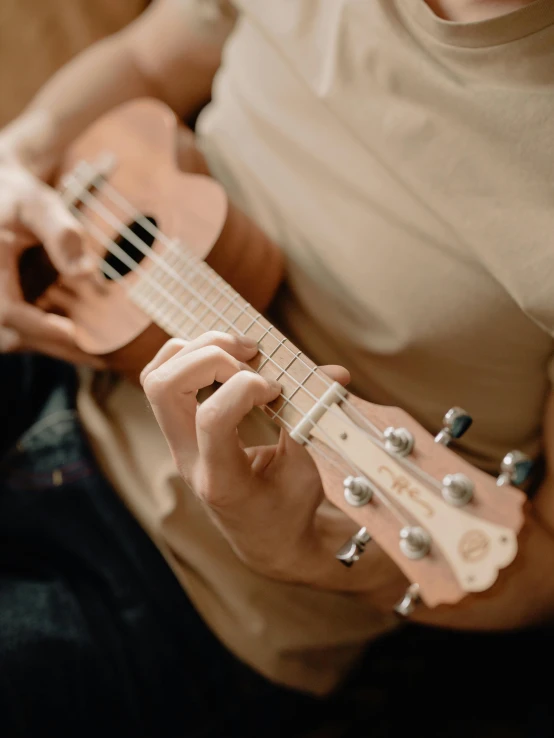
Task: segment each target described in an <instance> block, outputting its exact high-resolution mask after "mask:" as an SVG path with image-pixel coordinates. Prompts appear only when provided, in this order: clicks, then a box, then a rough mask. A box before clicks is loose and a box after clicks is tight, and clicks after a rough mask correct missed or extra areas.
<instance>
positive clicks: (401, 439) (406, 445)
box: [383, 427, 415, 456]
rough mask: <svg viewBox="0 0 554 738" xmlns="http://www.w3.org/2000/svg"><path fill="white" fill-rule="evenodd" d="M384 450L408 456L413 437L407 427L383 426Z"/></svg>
mask: <svg viewBox="0 0 554 738" xmlns="http://www.w3.org/2000/svg"><path fill="white" fill-rule="evenodd" d="M383 435H384V437H385V450H386V451H388V453H389V454H394V455H395V456H408V455H409V454H411V453H412V449H413V447H414V443H415V439H414V437H413V435H412V434H411V433H410V431H409V430H408V429H407V428H392V427H389V428H385V431H384V433H383Z"/></svg>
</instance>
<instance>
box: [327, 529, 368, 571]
mask: <svg viewBox="0 0 554 738" xmlns="http://www.w3.org/2000/svg"><path fill="white" fill-rule="evenodd" d="M370 541H371V536H370V535H369V533H368V532H367V529H366V528H360V530H359V531H358V532H357V533H356V534H355V535H353V536H352V538H349V539H348V540H347V541H346V543H345V544H344V545H343V546H341V547H340V549H339V550H338V551H337V553H336V554H335V557H336V558H337V559H338V560H339V561H340V563H341V564H344V566H348V567H350V566H352V564H354V563H355V562H356V561H358V560H359V558H360V556H361V555H362V554H363V552H364V551H365V547H366V545H367V544H368V543H369V542H370Z"/></svg>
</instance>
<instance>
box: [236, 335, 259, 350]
mask: <svg viewBox="0 0 554 738" xmlns="http://www.w3.org/2000/svg"><path fill="white" fill-rule="evenodd" d="M240 341H241V343H242V344H243V345H244V346H246V348H255V347H257V345H258V342H257V341H256V340H255V339H254V338H250V336H240Z"/></svg>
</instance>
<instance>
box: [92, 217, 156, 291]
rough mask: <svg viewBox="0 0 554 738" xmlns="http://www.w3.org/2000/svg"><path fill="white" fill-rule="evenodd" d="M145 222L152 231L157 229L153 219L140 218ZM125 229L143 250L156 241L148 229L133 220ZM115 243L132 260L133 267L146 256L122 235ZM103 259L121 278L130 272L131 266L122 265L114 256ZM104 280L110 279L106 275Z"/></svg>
mask: <svg viewBox="0 0 554 738" xmlns="http://www.w3.org/2000/svg"><path fill="white" fill-rule="evenodd" d="M145 220H147V221H148V222H149V223H150V225H151V226H152V227H153V228H152V230H153V229H154V228H157V227H158V224H157V222H156V220H155V218H152V217H151V216H144V217H143V218H141V221H142V222H144V221H145ZM127 228H128V229H129V230H130V231H131V233H132V234H133V235H134V236H136V238H138V239H139V240H140V241H141V242H142V244H143V248H145V249H149V248H151V247H152V246H153V245H154V241H155V240H156V239H155V237H154V235H153V234H152V233H151V231H150V229H147V228H145V227H144V225H142V224H141V223H140V222H138V221H136V220H135V221H134V222H133V223H130V224H129V225H128V226H127ZM115 243H117V245H118V246H119V248H121V249H122V250H123V251H124V252H125V253H126V254H127V256H128V257H129V259H132V260H133V262H135V265H138V264H140V262H141V261H142V260H143V259H144V257H145V256H146V254H145V253H144V251H142V250H141V249H139V248H137V246H136V245H135V244H133V243H131V242H130V241H129V240H128V239H127V238H125V236H123V235H121V236H119V237H118V238H116V239H115ZM104 259H105V261H106V262H107V263H108V264H109V265H110V266H111V267H112V268H113V269H115V270H116V272H118V274H120V275H121V276H122V277H124V276H125V275H126V274H129V272H130V271H131V266H130V265H128V264H126V263H124V262H123V261H122V260H121V258H120V257H118V256H117V255H116V254H111V253H108V254H106V256H105V257H104ZM106 279H111V277H109V276H108V275H106Z"/></svg>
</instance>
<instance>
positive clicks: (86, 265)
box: [72, 254, 96, 274]
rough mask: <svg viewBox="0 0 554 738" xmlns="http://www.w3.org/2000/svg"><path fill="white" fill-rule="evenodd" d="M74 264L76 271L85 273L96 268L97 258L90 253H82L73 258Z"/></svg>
mask: <svg viewBox="0 0 554 738" xmlns="http://www.w3.org/2000/svg"><path fill="white" fill-rule="evenodd" d="M72 264H73V268H74V269H75V271H79V272H82V273H83V274H86V273H87V272H92V271H94V270H95V268H96V260H95V259H93V258H92V256H91V255H90V254H81V255H80V256H78V257H77V258H76V259H74V260H73V263H72Z"/></svg>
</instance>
